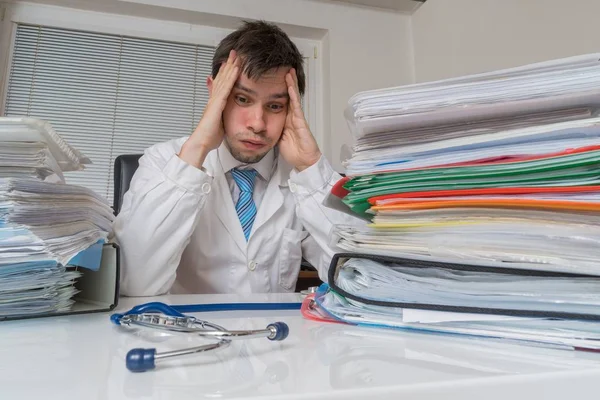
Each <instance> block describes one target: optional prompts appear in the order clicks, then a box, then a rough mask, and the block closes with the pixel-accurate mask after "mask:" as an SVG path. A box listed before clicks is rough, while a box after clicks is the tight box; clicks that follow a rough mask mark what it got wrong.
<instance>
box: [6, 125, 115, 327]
mask: <svg viewBox="0 0 600 400" xmlns="http://www.w3.org/2000/svg"><path fill="white" fill-rule="evenodd" d="M19 138H21V140H19ZM0 141H1V142H2V143H3V146H2V149H1V150H0V155H2V158H0V160H2V161H1V162H0V174H1V176H0V318H2V317H10V316H15V315H36V314H46V313H53V312H64V311H67V310H68V309H69V308H70V306H71V305H72V303H73V300H72V298H73V296H74V295H75V294H76V292H77V290H76V289H75V287H74V282H75V280H76V279H77V278H78V277H79V276H80V275H81V272H79V271H77V270H76V269H75V268H72V267H83V268H89V269H97V268H98V267H99V265H100V258H101V251H102V243H104V242H105V241H106V240H107V237H108V234H109V232H110V229H111V222H112V219H113V214H112V210H111V208H110V207H109V205H108V204H107V202H106V200H105V199H103V198H102V197H101V196H99V195H97V194H96V193H94V192H93V191H91V190H89V189H86V188H83V187H80V186H75V185H69V184H66V183H64V177H63V174H62V172H64V171H67V170H78V169H82V168H83V165H82V164H83V163H88V162H89V160H87V159H86V158H85V157H84V156H83V155H81V153H79V152H77V151H76V150H75V149H73V148H71V147H70V146H69V145H68V144H67V143H66V142H64V141H63V140H62V139H61V138H60V137H59V136H58V135H57V134H56V133H55V132H54V131H53V130H51V127H50V126H49V124H47V123H44V122H42V121H37V120H34V119H29V118H26V119H16V118H0Z"/></svg>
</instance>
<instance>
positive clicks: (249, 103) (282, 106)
mask: <svg viewBox="0 0 600 400" xmlns="http://www.w3.org/2000/svg"><path fill="white" fill-rule="evenodd" d="M288 72H289V68H278V69H274V70H271V71H269V72H268V73H266V74H264V75H263V76H261V77H260V78H259V79H258V80H252V79H250V78H248V77H247V76H246V75H245V74H243V73H242V74H240V77H239V78H238V80H237V82H236V83H235V86H234V87H233V89H232V91H231V94H230V96H229V99H228V100H227V105H226V106H225V110H224V111H223V127H224V129H225V139H224V140H225V143H226V144H227V146H228V148H229V150H230V151H231V154H232V155H233V157H234V158H235V159H236V160H238V161H241V162H243V163H256V162H258V161H260V160H261V159H262V158H263V157H264V156H265V154H267V153H268V152H269V150H271V149H272V148H273V147H274V146H275V145H276V144H277V142H278V141H279V138H280V137H281V134H282V132H283V127H284V125H285V119H286V115H287V107H288V102H289V97H288V91H287V84H286V82H285V75H286V74H287V73H288Z"/></svg>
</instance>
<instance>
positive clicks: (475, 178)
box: [344, 150, 600, 215]
mask: <svg viewBox="0 0 600 400" xmlns="http://www.w3.org/2000/svg"><path fill="white" fill-rule="evenodd" d="M597 184H600V150H594V151H588V152H582V153H574V154H567V155H563V156H557V157H548V158H543V159H536V160H530V161H521V162H511V163H504V164H488V165H472V166H460V167H456V166H455V167H446V168H427V169H419V170H407V171H393V172H386V173H378V174H369V175H361V176H358V177H354V178H352V179H350V180H349V181H348V182H346V184H345V185H344V188H345V189H347V190H348V191H349V192H350V193H349V194H348V195H346V197H345V198H344V202H345V203H346V204H347V205H348V206H349V207H350V208H352V209H353V210H354V211H355V212H358V213H359V214H362V215H365V211H366V210H368V209H369V207H370V206H369V203H368V202H367V200H368V199H369V198H371V197H374V196H382V195H389V194H395V193H407V192H417V191H419V192H420V191H436V190H456V189H479V188H494V187H543V186H583V185H597Z"/></svg>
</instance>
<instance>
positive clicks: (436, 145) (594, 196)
mask: <svg viewBox="0 0 600 400" xmlns="http://www.w3.org/2000/svg"><path fill="white" fill-rule="evenodd" d="M599 60H600V56H599V55H589V56H582V57H576V58H570V59H564V60H558V61H553V62H549V63H542V64H536V65H531V66H526V67H522V68H516V69H512V70H505V71H499V72H492V73H488V74H481V75H476V76H469V77H462V78H457V79H450V80H446V81H440V82H433V83H426V84H419V85H411V86H407V87H401V88H390V89H384V90H376V91H370V92H363V93H359V94H357V95H355V96H354V97H353V98H352V99H351V100H350V102H349V106H348V109H347V112H346V117H347V118H348V122H349V126H350V128H351V130H352V132H353V134H354V135H355V138H356V145H355V146H354V148H353V154H352V157H351V158H350V159H349V160H347V161H346V163H345V166H346V175H347V178H346V180H345V181H343V182H341V183H340V184H339V185H338V186H337V187H336V188H334V193H335V194H336V195H337V196H339V197H341V198H342V201H343V202H344V203H345V204H346V205H347V206H348V207H349V209H350V210H351V212H353V213H356V214H359V215H361V216H362V217H366V218H368V219H370V220H371V222H372V223H371V224H368V225H366V226H336V227H335V228H334V234H333V235H332V236H333V238H332V241H333V243H332V244H334V245H336V246H338V247H340V248H342V249H344V250H346V251H348V252H352V253H354V254H352V253H349V254H342V255H339V259H337V260H334V263H332V266H331V270H330V275H329V286H330V287H329V288H327V290H322V291H321V292H320V293H318V294H317V295H316V296H315V298H314V299H313V300H312V301H316V303H317V304H318V306H316V307H313V310H315V312H317V311H318V310H321V312H323V313H322V314H321V317H323V318H332V317H333V318H334V319H337V320H342V321H345V322H350V323H360V324H367V325H382V326H388V327H400V328H407V329H419V330H424V331H431V332H439V333H459V334H468V335H475V336H487V337H495V338H505V339H515V340H523V341H528V342H539V343H543V344H546V345H548V344H553V345H558V346H566V347H568V348H584V349H593V350H597V349H600V346H599V345H597V344H596V343H598V340H599V339H600V323H599V322H598V321H600V313H598V312H596V311H595V310H597V308H598V305H600V290H599V288H600V286H599V285H600V246H599V245H600V118H598V111H599V110H600V89H599V88H600V86H599V85H598V83H600V61H599ZM342 185H343V186H342ZM407 310H408V311H407ZM317 314H318V312H317ZM532 317H535V318H532ZM567 320H568V321H567ZM572 320H579V322H577V323H575V322H573V321H572ZM581 320H587V321H588V322H582V321H581ZM565 321H567V322H565ZM590 321H591V322H590Z"/></svg>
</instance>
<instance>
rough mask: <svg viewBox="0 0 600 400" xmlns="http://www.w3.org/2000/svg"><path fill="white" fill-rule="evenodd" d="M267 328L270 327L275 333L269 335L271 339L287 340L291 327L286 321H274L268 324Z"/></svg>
mask: <svg viewBox="0 0 600 400" xmlns="http://www.w3.org/2000/svg"><path fill="white" fill-rule="evenodd" d="M267 329H270V330H271V331H272V332H273V334H272V335H270V336H268V339H269V340H276V341H281V340H285V338H287V337H288V335H289V333H290V328H289V326H288V325H287V324H286V323H285V322H273V323H272V324H269V325H267Z"/></svg>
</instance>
